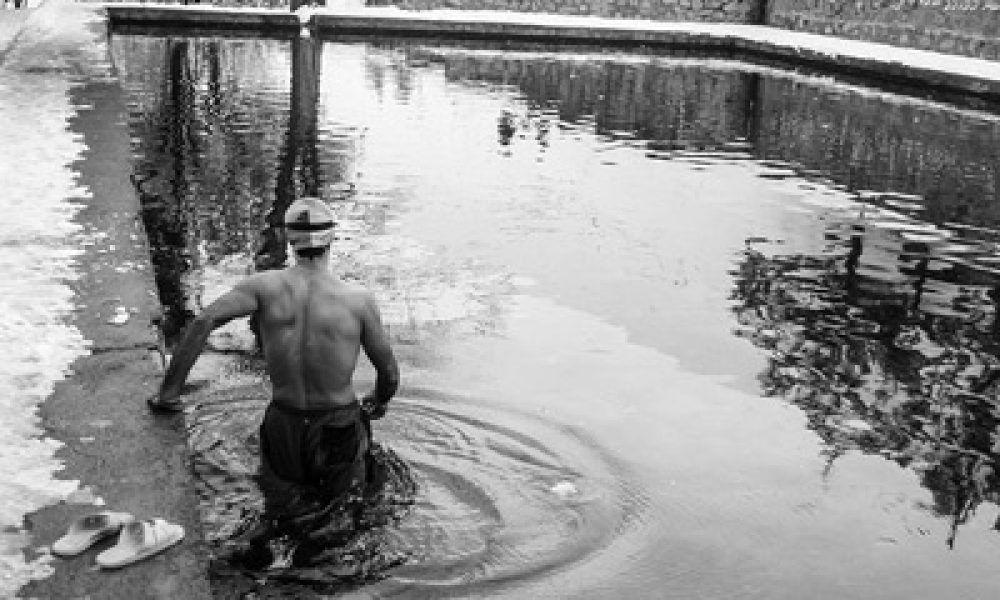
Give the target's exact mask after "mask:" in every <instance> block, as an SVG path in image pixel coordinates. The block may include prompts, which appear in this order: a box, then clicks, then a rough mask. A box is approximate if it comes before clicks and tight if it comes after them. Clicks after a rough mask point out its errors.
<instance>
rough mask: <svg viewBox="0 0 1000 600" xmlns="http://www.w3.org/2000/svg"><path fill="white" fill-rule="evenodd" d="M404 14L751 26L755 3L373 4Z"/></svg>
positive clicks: (539, 0)
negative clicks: (481, 13)
mask: <svg viewBox="0 0 1000 600" xmlns="http://www.w3.org/2000/svg"><path fill="white" fill-rule="evenodd" d="M368 4H369V5H370V6H375V5H386V4H389V5H394V6H398V7H400V8H404V9H408V10H431V9H440V8H448V9H455V10H514V11H519V12H540V13H550V14H560V15H589V16H595V17H605V18H612V19H650V20H656V21H707V22H720V23H754V22H757V19H758V15H759V10H760V9H759V6H760V5H759V0H397V1H392V0H374V1H370V2H368Z"/></svg>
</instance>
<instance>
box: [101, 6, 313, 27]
mask: <svg viewBox="0 0 1000 600" xmlns="http://www.w3.org/2000/svg"><path fill="white" fill-rule="evenodd" d="M105 8H106V9H107V11H108V18H109V20H110V22H111V25H112V26H113V27H115V26H118V25H124V24H130V25H153V26H157V27H210V28H219V29H237V30H240V29H242V30H251V31H263V32H275V31H278V32H297V31H298V30H299V29H300V28H301V27H302V23H301V22H300V21H299V17H298V16H297V15H295V14H294V13H291V12H288V11H278V10H267V9H233V8H221V7H220V8H215V7H202V6H181V5H176V6H172V5H163V4H157V5H151V4H124V3H123V4H107V5H106V6H105Z"/></svg>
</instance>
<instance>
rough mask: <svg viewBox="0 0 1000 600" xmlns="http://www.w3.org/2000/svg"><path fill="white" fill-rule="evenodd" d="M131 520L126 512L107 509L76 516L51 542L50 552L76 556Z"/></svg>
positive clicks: (116, 531) (58, 554)
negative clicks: (56, 538) (63, 531)
mask: <svg viewBox="0 0 1000 600" xmlns="http://www.w3.org/2000/svg"><path fill="white" fill-rule="evenodd" d="M133 520H134V518H133V517H132V515H130V514H128V513H123V512H111V511H107V510H106V511H101V512H96V513H90V514H86V515H83V516H81V517H78V518H77V519H75V520H74V521H73V522H72V523H70V526H69V528H68V529H67V530H66V533H65V534H64V535H63V536H62V537H61V538H59V539H58V540H56V541H55V542H53V543H52V553H53V554H55V555H57V556H76V555H77V554H80V553H81V552H83V551H84V550H86V549H87V548H90V547H91V546H93V545H94V544H96V543H97V542H99V541H101V540H103V539H104V538H108V537H111V536H113V535H115V534H117V533H118V532H119V531H121V528H122V525H124V524H125V523H128V522H129V521H133Z"/></svg>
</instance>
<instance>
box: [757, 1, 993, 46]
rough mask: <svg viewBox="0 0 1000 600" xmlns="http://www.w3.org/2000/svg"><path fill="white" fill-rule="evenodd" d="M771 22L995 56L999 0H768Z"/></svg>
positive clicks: (801, 29) (770, 23) (909, 44)
mask: <svg viewBox="0 0 1000 600" xmlns="http://www.w3.org/2000/svg"><path fill="white" fill-rule="evenodd" d="M767 24H768V25H774V26H777V27H784V28H787V29H794V30H796V31H808V32H811V33H821V34H825V35H836V36H843V37H847V38H851V39H858V40H865V41H870V42H882V43H886V44H893V45H896V46H905V47H909V48H920V49H922V50H933V51H936V52H944V53H948V54H961V55H965V56H974V57H977V58H985V59H990V60H996V59H997V58H998V57H1000V39H998V33H1000V0H858V1H855V2H848V1H844V0H769V1H768V2H767Z"/></svg>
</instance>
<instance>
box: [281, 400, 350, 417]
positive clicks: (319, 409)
mask: <svg viewBox="0 0 1000 600" xmlns="http://www.w3.org/2000/svg"><path fill="white" fill-rule="evenodd" d="M269 406H270V407H271V408H274V409H275V410H277V411H280V412H283V413H286V414H289V415H295V416H299V417H319V416H323V415H328V414H331V413H336V412H354V411H357V410H360V409H361V404H360V403H359V402H358V400H357V398H355V399H353V400H351V401H350V402H348V403H346V404H334V403H329V404H308V405H304V406H303V405H298V404H292V403H290V402H287V401H281V400H279V399H277V398H275V399H272V400H271V404H270V405H269Z"/></svg>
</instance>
